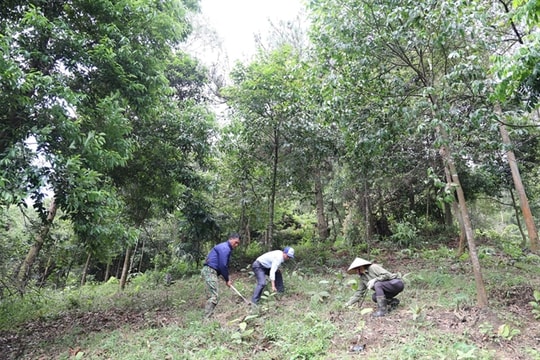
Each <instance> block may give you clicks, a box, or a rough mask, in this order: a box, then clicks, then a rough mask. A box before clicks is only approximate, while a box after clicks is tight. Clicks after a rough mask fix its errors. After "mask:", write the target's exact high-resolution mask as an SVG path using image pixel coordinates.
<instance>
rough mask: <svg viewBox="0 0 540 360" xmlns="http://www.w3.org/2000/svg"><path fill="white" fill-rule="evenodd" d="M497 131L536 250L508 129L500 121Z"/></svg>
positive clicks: (531, 242) (528, 210)
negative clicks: (504, 149)
mask: <svg viewBox="0 0 540 360" xmlns="http://www.w3.org/2000/svg"><path fill="white" fill-rule="evenodd" d="M495 111H496V112H497V114H498V115H499V116H501V117H502V111H501V107H500V106H499V105H496V106H495ZM499 131H500V133H501V137H502V140H503V144H504V146H505V148H506V158H507V159H508V165H509V166H510V171H511V172H512V179H513V180H514V187H515V188H516V192H517V193H518V197H519V203H520V205H521V213H522V214H523V219H524V220H525V226H526V227H527V233H528V234H529V246H530V249H531V251H532V252H537V251H538V232H537V230H536V225H535V223H534V218H533V216H532V213H531V208H530V207H529V200H528V198H527V194H526V193H525V188H524V187H523V183H522V181H521V175H520V173H519V168H518V166H517V161H516V155H515V154H514V152H513V151H512V150H511V143H510V135H508V130H507V129H506V126H505V125H504V123H502V122H501V123H500V124H499Z"/></svg>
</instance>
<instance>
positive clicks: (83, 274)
mask: <svg viewBox="0 0 540 360" xmlns="http://www.w3.org/2000/svg"><path fill="white" fill-rule="evenodd" d="M91 257H92V254H91V253H90V252H89V253H88V256H86V262H85V263H84V267H83V271H82V276H81V286H84V285H85V284H86V274H88V267H89V266H90V258H91Z"/></svg>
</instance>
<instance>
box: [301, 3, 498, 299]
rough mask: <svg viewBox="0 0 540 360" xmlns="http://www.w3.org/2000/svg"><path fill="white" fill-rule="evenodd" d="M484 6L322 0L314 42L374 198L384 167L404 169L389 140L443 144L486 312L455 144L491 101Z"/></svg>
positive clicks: (317, 9)
mask: <svg viewBox="0 0 540 360" xmlns="http://www.w3.org/2000/svg"><path fill="white" fill-rule="evenodd" d="M481 6H482V4H479V3H474V4H470V5H469V4H467V3H465V2H462V3H459V4H458V5H456V4H454V3H452V4H451V3H449V2H424V3H418V2H413V1H405V2H403V1H400V2H396V1H384V0H382V1H376V2H367V1H354V2H349V3H348V4H347V5H346V6H343V4H341V3H340V4H338V3H337V2H335V1H332V0H328V1H326V0H321V1H316V2H312V6H311V9H312V13H313V16H314V20H313V23H314V28H313V34H312V38H313V41H314V42H315V43H316V46H317V47H318V53H319V57H320V62H321V63H325V64H329V65H330V66H331V67H332V69H333V72H332V74H331V75H332V76H333V77H334V79H335V81H334V83H336V89H337V90H336V95H335V96H334V97H335V98H336V101H335V102H334V103H335V105H336V110H335V111H336V113H337V114H339V115H340V116H341V117H342V119H341V121H342V123H344V125H345V124H346V125H348V126H347V127H348V128H349V129H350V128H352V129H353V131H349V134H350V135H352V138H351V149H361V150H360V151H358V150H357V151H355V152H354V154H355V158H356V159H357V160H356V161H357V162H359V160H361V162H359V164H360V166H359V168H360V169H362V171H363V173H364V174H368V177H367V178H365V180H364V184H365V186H364V187H365V188H366V189H367V190H368V191H370V192H373V188H372V187H368V186H371V184H370V183H373V182H374V181H373V175H377V170H378V171H386V172H389V171H392V170H393V168H394V167H395V168H396V170H398V171H399V169H401V168H400V167H396V166H395V165H394V166H393V165H392V164H390V163H389V162H388V161H385V157H386V158H389V157H390V156H392V155H393V154H392V153H390V152H388V149H389V147H390V144H391V143H390V142H389V141H388V140H387V136H388V137H390V138H393V142H394V143H397V144H399V145H401V146H402V147H406V146H407V145H406V144H407V143H406V142H400V141H399V140H398V141H396V140H395V138H396V137H397V138H398V139H399V138H400V135H401V136H403V135H406V136H405V137H404V139H405V138H406V137H409V136H412V139H414V140H416V141H420V143H422V144H424V148H425V146H426V145H432V146H436V147H438V148H439V149H440V155H441V157H442V159H443V161H444V166H446V167H448V170H449V173H450V174H451V179H452V184H453V185H454V186H452V188H454V189H456V190H457V195H458V196H457V198H458V203H459V208H460V212H461V219H462V220H463V223H464V224H465V231H466V237H467V241H468V245H469V252H470V255H471V260H472V263H473V270H474V275H475V279H476V287H477V297H478V304H479V306H481V307H484V306H487V296H486V292H485V287H484V284H483V280H482V274H481V269H480V266H479V262H478V258H477V255H476V251H475V243H474V237H473V233H474V232H473V231H472V228H471V227H470V220H469V219H468V218H469V214H468V211H467V207H466V199H465V196H464V190H465V189H463V188H462V186H461V183H460V181H459V174H458V172H457V170H456V169H457V167H456V165H455V160H454V157H455V155H454V152H453V151H452V148H453V146H457V147H458V148H459V147H460V146H461V142H460V140H459V139H460V138H461V137H462V135H463V133H462V132H460V130H459V127H458V126H455V125H456V123H457V122H459V123H461V122H465V121H470V120H471V119H472V118H473V117H472V116H471V114H473V112H472V111H471V109H474V108H475V107H476V108H478V107H485V106H486V104H487V95H486V88H487V87H486V81H485V79H486V71H485V70H484V68H483V66H482V65H483V61H484V59H485V58H486V56H487V55H486V54H487V53H488V50H490V49H489V48H488V46H487V44H489V43H490V41H491V40H492V39H491V37H489V36H488V35H489V34H488V33H487V32H485V31H484V30H485V28H483V27H481V26H478V24H482V21H483V19H480V18H479V17H478V15H479V14H482V15H484V14H487V15H491V14H492V12H491V11H487V9H483V8H481ZM467 44H471V45H470V46H468V45H467ZM471 59H473V61H471ZM353 96H354V97H353ZM339 108H341V109H343V108H344V109H347V110H346V111H344V110H341V111H340V109H339ZM351 109H352V111H351ZM347 111H348V112H347ZM356 129H358V131H355V130H356ZM478 130H479V128H477V131H478ZM422 134H427V135H428V137H427V138H428V139H431V141H430V142H426V141H421V140H420V138H419V137H418V136H420V135H422ZM489 134H492V132H490V133H489ZM414 140H413V141H414ZM424 151H426V152H427V151H429V150H428V149H424ZM394 154H395V153H394ZM397 157H398V156H397ZM398 158H399V159H403V156H399V157H398ZM392 160H393V161H394V164H400V162H395V160H396V159H395V158H392ZM405 163H406V161H405ZM441 163H442V162H441ZM386 166H388V168H387V167H386ZM389 169H392V170H389ZM391 173H392V174H396V173H394V172H391ZM364 176H366V175H364ZM368 178H369V179H370V181H369V182H368V181H367V179H368ZM380 178H381V177H379V176H377V177H375V179H380ZM368 204H369V202H368V201H365V202H364V205H365V206H366V217H367V216H369V212H370V211H371V210H370V209H369V205H368ZM366 222H368V221H366ZM368 226H369V224H368Z"/></svg>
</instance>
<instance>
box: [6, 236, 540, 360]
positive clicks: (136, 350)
mask: <svg viewBox="0 0 540 360" xmlns="http://www.w3.org/2000/svg"><path fill="white" fill-rule="evenodd" d="M296 248H297V249H298V250H297V254H298V255H297V260H296V261H294V262H293V261H292V262H290V263H289V264H287V265H286V266H285V267H284V268H283V271H284V280H285V285H286V287H287V289H286V292H285V294H284V295H282V296H274V295H271V294H267V296H265V298H264V299H262V301H261V306H260V307H259V310H258V312H255V311H253V309H251V308H250V307H249V306H248V305H247V304H245V303H244V301H243V300H242V299H241V298H240V297H239V296H238V295H237V294H236V293H234V292H233V291H232V290H231V289H228V288H226V287H225V286H224V284H223V283H221V284H220V285H221V287H220V294H221V301H220V303H219V305H218V307H217V308H216V311H217V313H216V314H215V316H214V318H213V319H211V320H209V321H205V320H203V319H202V317H203V316H202V314H203V307H204V302H205V295H204V286H203V283H202V281H201V280H200V278H199V277H198V276H193V277H187V278H185V279H178V280H176V281H175V282H174V283H173V284H172V285H171V286H169V287H166V286H163V285H161V284H159V281H155V280H152V279H151V278H150V276H147V275H142V276H141V277H139V278H136V279H134V280H133V281H132V283H131V284H130V285H129V287H128V289H127V290H126V291H125V292H123V293H118V290H117V289H118V286H117V284H114V283H113V282H109V283H108V284H102V285H94V286H87V287H85V288H83V289H76V290H65V291H63V292H59V291H57V292H51V293H46V294H45V293H40V294H34V295H28V296H27V297H25V299H24V301H21V300H20V299H19V302H18V303H17V302H16V301H15V300H13V302H12V303H10V302H8V301H4V302H3V303H2V312H3V314H2V319H7V318H8V317H10V319H11V320H3V321H4V322H3V323H2V328H3V330H2V331H1V332H0V347H1V349H2V358H3V359H137V360H142V359H228V360H230V359H354V358H364V359H540V350H539V349H540V324H539V321H540V320H539V318H540V308H539V302H540V293H539V291H540V267H539V264H540V260H539V257H538V256H536V255H532V254H524V255H521V256H519V257H513V258H510V257H508V256H506V255H504V254H501V253H497V252H486V253H485V254H483V255H482V256H481V262H482V267H483V275H484V280H485V282H486V288H487V289H488V295H489V302H490V306H489V308H488V309H479V308H477V307H476V306H475V305H476V297H475V285H474V279H473V275H472V270H471V269H470V265H469V263H468V261H467V260H464V259H459V258H457V257H456V256H455V255H453V252H452V250H449V249H447V248H445V247H441V248H438V249H435V250H429V249H425V250H417V251H415V252H414V253H413V252H409V251H385V252H384V253H382V252H381V253H380V254H378V255H377V256H371V257H369V256H365V255H364V256H365V257H366V258H368V257H369V258H370V259H373V260H374V261H376V262H378V263H381V264H383V265H384V266H385V268H387V269H389V270H391V271H400V272H401V273H402V274H406V275H405V279H406V288H405V290H404V291H403V293H402V294H400V295H399V298H400V299H401V304H400V306H399V307H398V308H397V309H396V310H395V311H393V312H391V313H390V314H388V315H387V316H385V317H382V318H372V317H371V315H370V311H369V309H370V308H371V309H373V310H374V309H375V306H374V305H375V304H374V303H372V302H371V300H370V297H366V301H365V302H364V304H363V306H362V308H359V307H353V308H350V309H347V308H343V306H342V305H343V303H344V302H345V301H347V300H348V298H349V296H350V295H351V294H352V293H353V290H352V288H351V286H353V284H351V280H354V279H356V277H355V276H348V275H345V269H346V267H347V266H348V264H349V261H351V260H352V259H353V258H354V257H353V256H352V255H350V254H348V253H344V252H341V253H340V252H333V253H335V255H333V256H335V257H333V258H331V257H328V258H323V259H318V260H317V266H315V265H314V264H313V263H312V262H309V263H308V261H307V260H305V259H306V258H308V256H314V254H315V253H316V252H317V251H316V250H312V249H307V248H302V247H301V246H297V247H296ZM302 253H304V254H305V255H304V256H303V254H302ZM357 255H363V254H357ZM233 280H234V281H235V282H234V284H235V287H236V288H237V289H238V291H239V292H240V293H242V294H243V295H244V296H245V297H248V298H249V297H250V296H251V292H252V290H253V286H254V284H255V280H254V279H253V278H252V277H251V276H250V274H249V271H237V272H235V273H233ZM369 295H370V294H369ZM369 295H368V296H369ZM25 304H26V305H25ZM25 306H27V308H26V310H24V311H22V312H18V311H19V310H21V309H23V308H24V307H25ZM7 321H11V324H10V323H8V322H7ZM13 323H15V324H16V325H12V324H13Z"/></svg>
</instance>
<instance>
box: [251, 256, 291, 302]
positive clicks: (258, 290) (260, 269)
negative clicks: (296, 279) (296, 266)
mask: <svg viewBox="0 0 540 360" xmlns="http://www.w3.org/2000/svg"><path fill="white" fill-rule="evenodd" d="M251 268H252V269H253V273H254V274H255V278H256V279H257V286H255V290H254V291H253V296H252V297H251V302H253V303H254V304H256V303H258V302H259V300H260V298H261V295H262V293H263V291H264V288H265V287H266V275H270V269H268V268H265V267H264V266H262V265H261V263H260V262H258V261H255V262H254V263H253V264H252V265H251ZM276 288H277V291H278V292H283V291H284V290H285V287H284V286H283V276H281V271H279V270H277V271H276Z"/></svg>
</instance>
